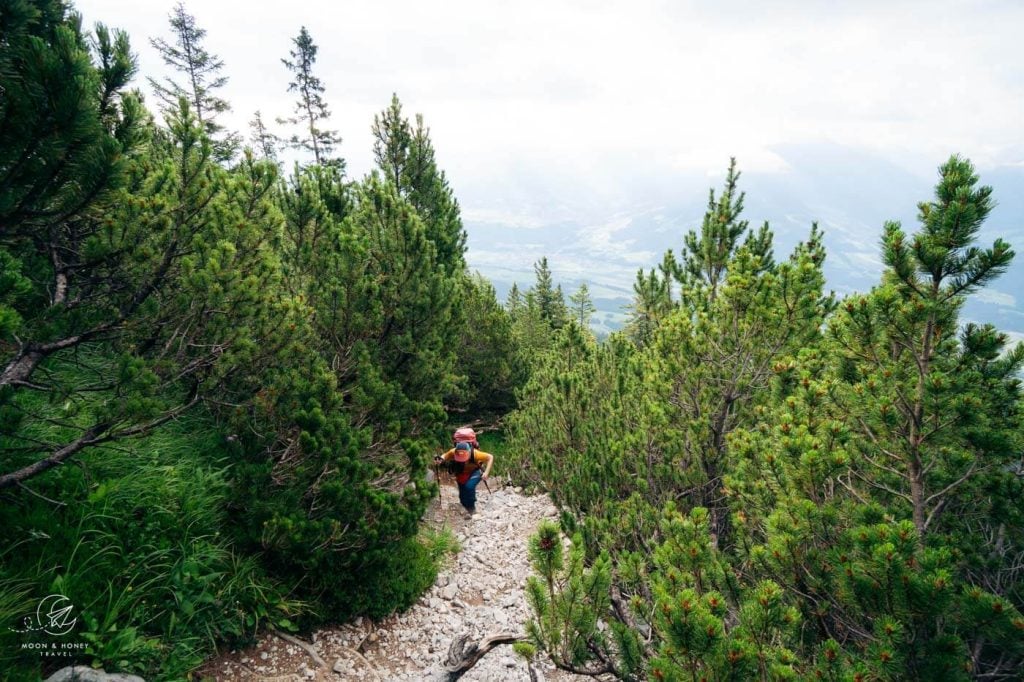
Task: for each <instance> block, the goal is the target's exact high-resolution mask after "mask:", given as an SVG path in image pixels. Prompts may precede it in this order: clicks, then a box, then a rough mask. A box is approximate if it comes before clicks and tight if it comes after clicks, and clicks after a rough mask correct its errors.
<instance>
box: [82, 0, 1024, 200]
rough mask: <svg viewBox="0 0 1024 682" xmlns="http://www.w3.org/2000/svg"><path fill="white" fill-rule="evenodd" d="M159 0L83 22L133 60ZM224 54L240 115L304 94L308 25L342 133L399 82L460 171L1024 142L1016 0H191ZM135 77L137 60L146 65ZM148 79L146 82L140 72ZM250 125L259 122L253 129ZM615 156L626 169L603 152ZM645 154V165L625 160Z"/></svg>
mask: <svg viewBox="0 0 1024 682" xmlns="http://www.w3.org/2000/svg"><path fill="white" fill-rule="evenodd" d="M173 4H174V3H173V2H170V1H166V0H77V2H76V3H75V5H76V7H77V8H78V9H79V10H80V11H81V12H82V13H83V15H84V18H85V22H86V25H87V26H91V25H92V24H93V23H94V22H96V21H103V22H104V23H106V24H108V25H111V26H116V27H120V28H124V29H126V30H128V31H129V33H130V36H131V38H132V41H133V45H134V49H135V50H136V51H137V53H138V55H139V62H140V70H141V75H142V76H145V75H153V74H159V73H162V69H163V67H162V63H161V62H160V59H159V57H158V56H157V54H156V53H155V51H154V50H153V48H152V47H151V46H150V45H149V41H148V39H149V38H150V37H152V36H157V35H164V36H166V35H167V34H168V26H167V14H168V13H169V11H170V9H171V7H172V6H173ZM186 9H187V10H188V11H189V12H190V13H192V14H194V15H195V16H196V18H197V21H198V23H199V25H200V26H201V27H202V28H205V29H206V30H207V37H206V47H207V48H208V49H209V50H211V51H212V52H214V53H216V54H218V55H219V56H220V57H221V58H222V59H223V60H224V62H225V74H226V75H228V76H229V77H230V81H229V83H228V85H227V86H226V88H225V89H224V91H223V94H224V96H225V97H226V98H227V99H228V100H229V101H230V102H231V104H232V105H233V107H234V112H233V113H232V114H231V117H230V118H229V119H227V120H226V122H227V123H229V124H233V125H234V126H235V127H237V128H240V129H244V128H245V122H246V121H247V120H249V118H251V115H252V112H253V111H255V110H256V109H260V110H262V111H263V114H264V116H265V119H266V120H273V118H274V117H276V116H281V115H287V114H289V113H290V112H291V98H290V97H289V95H288V94H287V93H286V86H287V82H288V73H287V72H286V70H285V68H284V67H283V66H282V64H281V61H280V59H281V58H282V57H284V56H286V55H287V52H288V50H289V49H290V47H291V42H290V40H291V38H292V37H293V36H295V35H296V34H297V33H298V31H299V27H300V26H302V25H306V26H307V27H308V28H309V30H310V32H311V34H312V36H313V39H314V41H315V42H316V43H317V45H318V46H319V48H320V52H319V56H318V62H317V65H316V70H317V72H318V74H319V75H320V77H321V78H322V79H323V81H324V82H325V84H326V87H327V100H328V102H329V105H330V107H331V110H332V114H333V118H332V124H333V127H334V128H336V129H338V130H339V132H340V133H341V135H342V137H343V144H342V147H341V150H340V151H341V154H342V155H343V156H344V157H345V158H346V159H347V161H348V163H349V168H350V170H351V171H352V173H353V174H354V175H357V176H358V175H361V174H362V173H363V172H365V171H366V170H368V169H369V167H370V165H371V157H370V149H371V145H372V142H371V137H370V124H371V121H372V118H373V114H374V113H375V112H377V111H379V110H381V109H382V108H383V107H384V106H385V105H386V104H387V103H388V100H389V99H390V96H391V93H392V92H397V93H398V95H399V97H400V98H401V99H402V101H403V103H404V105H405V107H406V110H407V111H408V112H410V113H414V112H421V113H423V114H424V116H425V118H426V122H427V124H428V125H429V126H430V128H431V131H432V134H433V137H434V141H435V146H436V147H437V149H438V156H439V159H440V161H441V164H442V166H443V167H444V168H445V169H446V170H447V171H448V172H449V175H450V176H451V177H452V179H453V181H454V182H453V184H454V185H455V188H456V191H457V192H458V190H459V181H460V180H463V181H465V182H467V183H470V182H471V183H473V184H474V185H476V184H478V183H501V182H502V180H503V174H507V173H511V172H524V171H528V170H530V169H543V168H545V167H550V166H558V167H560V168H563V169H571V170H573V172H578V173H580V174H581V175H588V174H589V175H590V176H593V177H594V181H595V182H597V183H598V184H600V181H599V179H597V177H596V176H598V175H600V174H601V173H602V172H604V173H611V174H622V173H630V172H631V171H633V170H635V171H636V172H641V173H642V172H643V170H644V167H645V166H648V167H649V166H651V165H655V166H663V167H675V168H679V169H680V170H685V171H697V172H701V173H705V172H707V173H711V172H717V171H720V170H721V169H722V168H724V165H725V164H726V162H727V159H728V157H729V156H730V155H735V156H738V157H739V159H740V164H741V168H743V169H744V170H748V171H754V172H772V171H776V170H784V167H785V162H784V161H783V160H782V159H780V158H779V157H778V156H777V155H776V154H775V153H773V151H772V150H773V149H778V148H779V147H780V145H785V144H791V143H799V144H814V143H818V142H823V143H830V144H839V145H843V146H847V147H853V148H858V149H862V150H864V151H868V152H872V153H880V154H882V155H883V156H885V157H886V158H887V159H889V160H891V161H893V162H895V163H897V164H899V165H901V166H903V167H905V168H907V169H911V170H914V171H917V172H927V173H928V174H929V175H930V174H932V173H933V172H934V168H935V167H936V166H937V165H938V164H939V163H941V161H942V160H944V159H945V158H947V157H948V155H949V153H950V152H951V151H959V152H961V153H963V154H966V155H967V156H969V157H970V158H971V159H972V160H974V161H975V163H976V164H978V165H979V167H981V168H982V169H984V168H986V167H991V166H996V165H1004V164H1021V163H1024V126H1022V125H1021V120H1022V114H1024V47H1022V45H1024V40H1022V39H1021V34H1022V29H1024V2H1018V1H1016V0H1012V1H1004V2H998V1H993V2H984V1H980V2H964V1H952V0H927V1H923V2H895V1H892V2H874V1H861V2H848V3H838V2H837V3H832V2H812V1H809V0H808V1H807V2H797V1H793V0H791V1H789V2H785V1H783V2H762V1H758V0H751V1H745V2H739V1H731V2H730V1H727V2H714V3H712V2H705V3H695V2H669V1H665V2H644V1H642V0H641V1H638V2H628V3H627V2H618V3H606V2H590V1H585V0H584V1H577V2H556V1H550V0H549V1H544V2H537V1H533V0H527V1H517V2H490V1H481V0H469V1H467V0H448V1H445V2H423V1H418V2H396V1H390V0H383V1H381V0H373V1H364V0H348V1H345V2H327V1H323V0H312V1H303V0H292V1H291V2H281V1H280V0H275V1H274V2H263V1H262V0H246V1H245V2H236V1H235V0H206V2H197V1H195V0H193V1H192V2H188V3H186ZM140 81H142V79H141V78H140ZM143 85H144V82H143ZM246 132H247V131H246ZM610 165H613V166H614V168H609V166H610ZM631 165H632V166H635V168H632V167H631Z"/></svg>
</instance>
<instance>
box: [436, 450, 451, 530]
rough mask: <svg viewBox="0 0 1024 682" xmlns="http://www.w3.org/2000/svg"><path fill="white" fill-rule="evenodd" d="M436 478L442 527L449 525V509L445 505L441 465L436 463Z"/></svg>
mask: <svg viewBox="0 0 1024 682" xmlns="http://www.w3.org/2000/svg"><path fill="white" fill-rule="evenodd" d="M434 479H435V480H436V481H437V506H439V507H440V508H441V528H444V527H445V526H446V525H448V510H447V509H445V506H444V495H443V494H442V492H441V491H442V490H443V489H444V483H442V482H441V465H440V464H438V463H436V462H435V463H434Z"/></svg>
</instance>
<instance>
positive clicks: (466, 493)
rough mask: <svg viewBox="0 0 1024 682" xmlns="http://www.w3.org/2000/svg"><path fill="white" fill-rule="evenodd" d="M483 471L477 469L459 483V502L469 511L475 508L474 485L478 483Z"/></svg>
mask: <svg viewBox="0 0 1024 682" xmlns="http://www.w3.org/2000/svg"><path fill="white" fill-rule="evenodd" d="M483 473H484V472H483V471H481V470H480V469H477V470H476V471H474V472H473V473H471V474H470V475H469V480H468V481H466V482H465V483H460V484H459V502H461V503H462V506H463V507H465V508H466V509H468V510H469V511H474V510H475V509H476V486H477V484H479V483H480V478H481V477H482V476H483Z"/></svg>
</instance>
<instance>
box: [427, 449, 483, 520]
mask: <svg viewBox="0 0 1024 682" xmlns="http://www.w3.org/2000/svg"><path fill="white" fill-rule="evenodd" d="M475 443H476V438H475V437H474V438H473V440H472V441H465V440H464V441H457V442H456V443H455V447H453V448H452V449H451V450H449V451H448V452H446V453H444V454H443V455H440V456H438V457H436V458H435V461H436V462H438V463H441V462H449V471H451V472H452V473H454V474H455V481H456V482H457V483H458V484H459V502H461V503H462V506H463V507H465V509H466V513H467V514H469V515H470V516H472V515H473V514H475V513H476V486H477V484H479V483H480V481H481V480H486V479H487V476H488V475H490V473H491V465H492V464H494V455H491V454H490V453H487V452H484V451H483V450H477V449H476V448H475V447H473V446H474V444H475ZM481 467H483V468H481Z"/></svg>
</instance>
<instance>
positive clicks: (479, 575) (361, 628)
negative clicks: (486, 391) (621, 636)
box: [200, 482, 591, 682]
mask: <svg viewBox="0 0 1024 682" xmlns="http://www.w3.org/2000/svg"><path fill="white" fill-rule="evenodd" d="M491 487H492V488H494V493H493V494H488V492H487V491H486V490H485V489H484V488H483V487H481V488H480V489H479V493H480V495H479V500H478V502H477V515H476V516H475V517H473V518H472V519H469V520H466V519H464V518H463V517H462V515H461V513H460V509H461V507H459V506H458V502H457V493H456V491H455V488H454V487H449V486H445V487H444V488H443V490H442V499H443V501H444V504H445V507H446V508H447V509H446V510H444V511H442V510H441V508H440V507H439V506H438V504H437V501H435V502H434V505H433V507H432V508H431V510H430V512H429V517H428V518H429V519H430V522H431V523H436V524H438V525H440V524H441V523H446V525H447V526H448V527H450V528H452V529H453V531H454V532H455V534H456V536H457V537H458V538H459V541H460V543H461V545H462V551H461V552H459V554H458V555H457V556H456V557H454V560H453V561H452V562H451V564H450V565H449V566H448V567H447V568H446V569H444V570H442V571H441V573H440V574H439V575H438V578H437V582H436V583H435V584H434V586H433V587H432V588H431V589H430V590H428V591H427V592H426V594H424V595H423V597H421V598H420V600H419V601H418V602H417V603H416V604H414V605H413V606H412V607H411V608H410V609H409V610H408V611H406V612H405V613H403V614H399V615H395V616H391V617H389V618H386V619H384V620H382V621H378V622H370V621H369V620H367V619H356V620H355V621H353V622H351V623H347V624H345V625H340V626H333V627H327V628H322V629H320V630H317V631H316V632H314V633H312V635H311V636H310V635H306V636H305V640H306V641H307V642H309V643H311V644H312V646H313V649H314V650H315V652H316V653H317V654H318V655H319V656H320V657H321V658H322V659H323V660H324V662H325V663H326V667H325V668H320V667H318V666H317V665H316V663H314V661H313V658H312V657H311V656H310V655H309V654H308V653H307V652H306V651H304V650H303V649H302V648H300V647H299V646H296V645H294V644H291V643H289V642H286V641H284V640H282V639H281V638H279V637H277V636H275V635H264V636H263V637H261V639H260V640H259V641H258V642H257V644H256V645H255V646H253V647H251V648H248V649H245V650H241V651H236V652H231V653H228V654H224V655H222V656H220V657H218V658H216V659H213V660H211V661H210V662H209V663H207V664H206V665H205V666H204V667H203V668H202V670H201V671H200V672H201V674H202V675H203V676H204V677H203V679H213V680H217V681H218V682H229V681H230V682H234V681H236V680H246V681H249V680H265V681H266V682H285V681H288V682H305V681H306V680H315V681H317V682H328V681H329V682H336V681H338V680H367V681H370V680H380V681H381V682H390V681H391V680H417V681H418V680H438V681H439V680H444V679H446V675H445V674H444V660H445V658H446V656H447V653H448V646H449V644H450V642H451V641H452V639H454V638H455V637H456V636H458V635H460V634H469V635H470V638H471V639H472V640H474V641H475V640H479V639H481V638H483V637H485V636H487V635H490V634H495V633H497V632H501V631H511V632H518V633H522V632H523V631H524V624H525V622H526V620H527V619H528V618H529V607H528V606H527V604H526V600H525V598H524V595H523V585H524V583H525V581H526V577H527V576H528V575H529V574H530V569H529V562H528V559H527V554H526V542H527V538H528V537H529V536H530V535H531V534H532V533H533V531H534V529H535V528H536V526H537V524H538V522H540V520H541V519H543V518H554V517H555V516H556V511H555V507H554V506H553V505H552V504H551V501H550V500H549V499H548V497H547V496H546V495H538V496H526V495H523V494H521V493H520V492H518V491H517V490H516V489H513V488H503V489H498V488H497V486H496V485H495V482H492V485H491ZM539 667H540V668H541V670H542V672H543V675H544V678H545V679H546V680H548V681H553V682H568V681H569V680H577V679H579V680H583V679H587V680H590V679H591V678H586V677H578V676H576V675H570V674H568V673H564V672H563V671H560V670H556V669H555V668H554V666H553V665H552V664H551V663H550V661H548V660H547V659H546V658H545V659H543V660H541V661H540V666H539ZM529 679H530V677H529V672H528V670H527V666H526V663H525V662H524V661H523V660H522V659H521V658H519V657H518V656H516V655H515V654H514V653H513V652H512V647H511V646H510V645H500V646H498V647H495V648H494V649H492V650H491V651H490V652H489V653H487V654H486V655H485V656H484V657H483V658H482V659H481V660H480V661H479V662H478V663H477V664H476V665H475V666H474V667H473V668H472V669H471V670H470V671H469V672H468V673H466V674H465V675H464V676H463V677H462V680H465V681H467V682H470V681H474V680H475V681H479V682H491V681H502V680H509V681H512V680H515V681H517V682H518V681H520V680H529Z"/></svg>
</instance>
